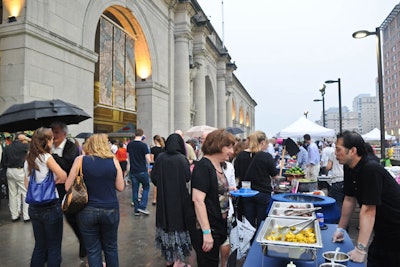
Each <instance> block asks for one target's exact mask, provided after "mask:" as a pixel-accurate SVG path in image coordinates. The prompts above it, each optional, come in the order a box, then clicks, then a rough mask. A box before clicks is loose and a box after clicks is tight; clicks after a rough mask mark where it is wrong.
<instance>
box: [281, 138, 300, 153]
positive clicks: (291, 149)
mask: <svg viewBox="0 0 400 267" xmlns="http://www.w3.org/2000/svg"><path fill="white" fill-rule="evenodd" d="M283 145H284V146H285V147H286V151H287V152H288V153H289V155H290V156H292V157H293V156H294V155H297V153H299V152H300V149H299V147H298V146H297V144H296V142H295V141H293V139H291V138H288V139H285V140H283Z"/></svg>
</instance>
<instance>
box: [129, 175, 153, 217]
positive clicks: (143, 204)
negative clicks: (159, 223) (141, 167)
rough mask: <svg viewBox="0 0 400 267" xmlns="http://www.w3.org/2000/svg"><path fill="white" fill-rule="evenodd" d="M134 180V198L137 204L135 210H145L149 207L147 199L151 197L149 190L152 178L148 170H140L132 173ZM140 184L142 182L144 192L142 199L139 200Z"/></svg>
mask: <svg viewBox="0 0 400 267" xmlns="http://www.w3.org/2000/svg"><path fill="white" fill-rule="evenodd" d="M130 176H131V180H132V200H133V203H134V204H135V212H138V209H143V210H145V209H146V208H147V201H148V198H149V190H150V178H149V174H148V173H147V172H140V173H134V174H132V173H131V174H130ZM139 184H142V187H143V192H142V199H141V200H140V202H139V199H138V198H139Z"/></svg>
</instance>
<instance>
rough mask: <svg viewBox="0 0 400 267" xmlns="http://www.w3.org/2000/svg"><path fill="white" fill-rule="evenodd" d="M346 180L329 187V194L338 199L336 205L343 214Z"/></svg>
mask: <svg viewBox="0 0 400 267" xmlns="http://www.w3.org/2000/svg"><path fill="white" fill-rule="evenodd" d="M343 187H344V182H337V183H333V184H332V186H331V188H330V189H329V192H328V196H330V197H332V198H334V199H335V200H336V206H337V207H338V209H339V214H342V206H343V200H344V189H343Z"/></svg>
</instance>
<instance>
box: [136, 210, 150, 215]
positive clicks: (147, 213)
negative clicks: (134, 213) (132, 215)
mask: <svg viewBox="0 0 400 267" xmlns="http://www.w3.org/2000/svg"><path fill="white" fill-rule="evenodd" d="M138 211H139V212H140V213H143V214H144V215H150V211H148V210H144V209H138Z"/></svg>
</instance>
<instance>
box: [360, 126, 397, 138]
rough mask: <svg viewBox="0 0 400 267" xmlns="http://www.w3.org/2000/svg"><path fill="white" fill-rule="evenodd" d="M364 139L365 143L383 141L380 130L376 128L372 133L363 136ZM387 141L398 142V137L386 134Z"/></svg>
mask: <svg viewBox="0 0 400 267" xmlns="http://www.w3.org/2000/svg"><path fill="white" fill-rule="evenodd" d="M362 138H364V140H365V141H379V140H381V131H380V130H379V129H378V128H374V129H373V130H371V131H370V132H368V133H366V134H363V135H362ZM385 140H396V137H395V136H393V135H389V134H386V133H385Z"/></svg>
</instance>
